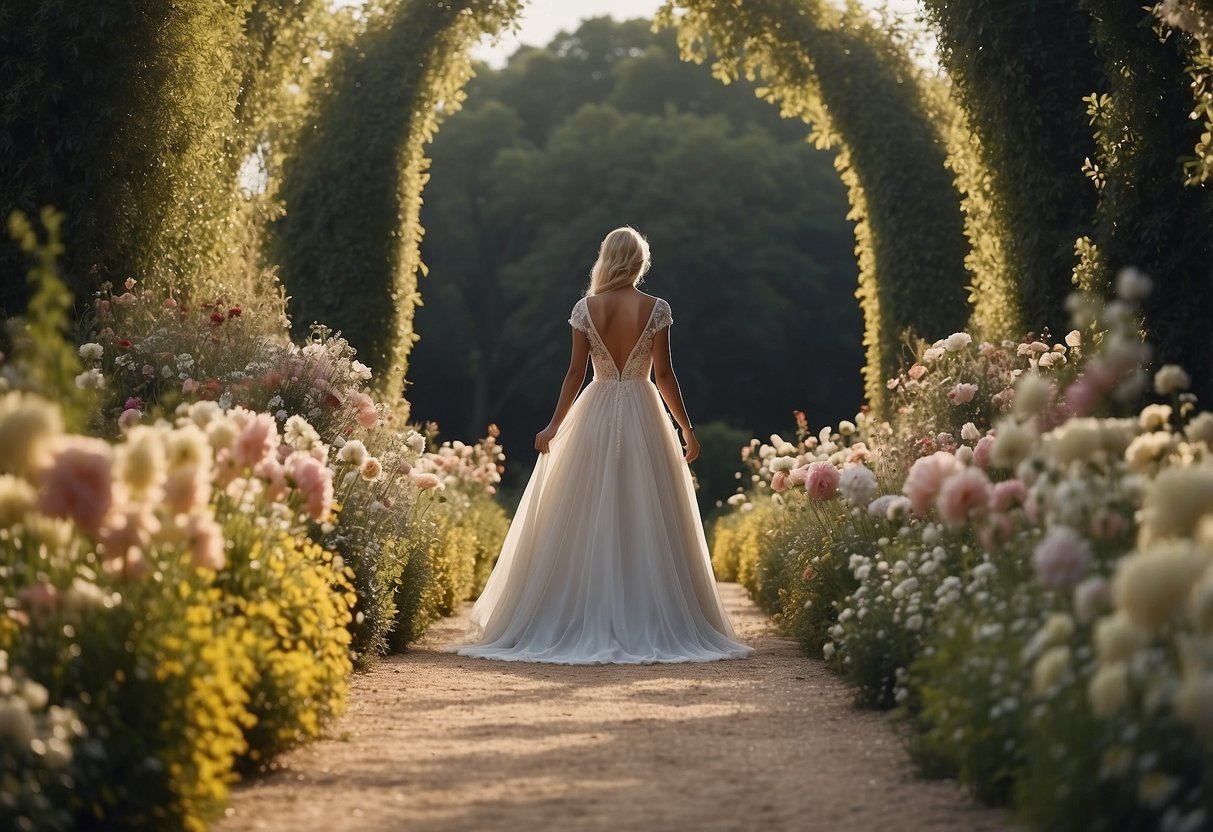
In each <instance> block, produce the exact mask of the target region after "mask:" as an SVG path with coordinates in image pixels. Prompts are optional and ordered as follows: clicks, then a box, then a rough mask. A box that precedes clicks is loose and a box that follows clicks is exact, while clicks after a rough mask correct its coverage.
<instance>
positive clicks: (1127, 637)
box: [1095, 612, 1150, 663]
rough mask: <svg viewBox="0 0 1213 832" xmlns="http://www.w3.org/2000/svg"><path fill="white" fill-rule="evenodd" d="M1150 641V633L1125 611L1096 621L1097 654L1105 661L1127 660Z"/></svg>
mask: <svg viewBox="0 0 1213 832" xmlns="http://www.w3.org/2000/svg"><path fill="white" fill-rule="evenodd" d="M1149 641H1150V634H1149V633H1147V632H1146V631H1145V630H1143V629H1142V628H1141V627H1138V626H1137V625H1136V624H1135V623H1133V622H1132V621H1131V620H1130V619H1129V617H1128V616H1126V615H1125V614H1124V613H1121V612H1118V613H1116V614H1114V615H1107V616H1104V617H1103V618H1101V619H1099V620H1098V621H1097V622H1095V654H1096V655H1097V656H1098V657H1099V660H1100V661H1101V662H1104V663H1108V662H1120V661H1126V660H1127V659H1129V658H1131V657H1132V656H1133V654H1134V653H1136V652H1137V651H1138V650H1140V649H1141V648H1143V647H1145V646H1146V645H1147V644H1148V643H1149Z"/></svg>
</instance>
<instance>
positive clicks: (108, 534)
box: [99, 506, 160, 560]
mask: <svg viewBox="0 0 1213 832" xmlns="http://www.w3.org/2000/svg"><path fill="white" fill-rule="evenodd" d="M158 531H160V521H159V520H157V519H156V517H155V515H153V514H152V513H151V512H150V511H148V510H147V508H145V507H143V506H126V507H124V508H121V509H118V510H117V511H114V512H111V513H110V516H109V517H108V519H107V520H106V523H105V526H104V527H102V529H101V533H100V535H99V537H100V540H101V542H102V543H103V544H104V545H105V552H104V557H105V559H106V560H113V559H114V558H124V557H126V556H127V554H128V553H129V552H130V551H131V550H132V549H143V548H146V547H147V545H148V544H149V543H151V539H152V535H154V534H156V532H158Z"/></svg>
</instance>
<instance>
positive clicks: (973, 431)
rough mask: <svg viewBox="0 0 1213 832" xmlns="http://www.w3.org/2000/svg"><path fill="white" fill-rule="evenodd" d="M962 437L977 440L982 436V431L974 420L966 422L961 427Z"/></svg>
mask: <svg viewBox="0 0 1213 832" xmlns="http://www.w3.org/2000/svg"><path fill="white" fill-rule="evenodd" d="M960 438H961V439H963V440H964V441H966V442H976V441H977V440H978V439H980V438H981V431H980V430H978V429H977V425H975V424H973V423H972V422H965V424H964V427H962V428H961V429H960Z"/></svg>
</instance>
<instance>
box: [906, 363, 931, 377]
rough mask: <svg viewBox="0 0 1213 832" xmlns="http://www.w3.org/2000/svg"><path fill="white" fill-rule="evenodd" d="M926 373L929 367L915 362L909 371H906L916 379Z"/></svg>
mask: <svg viewBox="0 0 1213 832" xmlns="http://www.w3.org/2000/svg"><path fill="white" fill-rule="evenodd" d="M926 374H927V368H926V367H925V366H923V365H922V364H915V365H914V366H913V367H911V368H910V370H909V372H908V373H906V375H908V376H909V377H910V378H912V379H914V380H915V381H918V380H919V379H920V378H922V377H923V376H925V375H926Z"/></svg>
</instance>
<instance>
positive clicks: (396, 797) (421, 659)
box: [217, 584, 1009, 832]
mask: <svg viewBox="0 0 1213 832" xmlns="http://www.w3.org/2000/svg"><path fill="white" fill-rule="evenodd" d="M721 592H722V594H723V596H724V600H725V603H726V605H727V606H728V608H729V614H730V615H731V616H732V620H733V622H734V625H735V626H736V627H737V630H738V635H739V636H740V637H741V638H742V639H743V640H744V641H746V642H748V643H749V644H752V645H754V646H755V647H756V648H757V652H756V653H755V655H754V656H753V657H751V658H749V659H745V660H741V661H725V662H711V663H706V664H684V665H648V666H638V667H636V666H608V667H566V666H559V665H537V664H507V663H503V662H490V661H485V660H482V659H467V658H463V657H460V656H458V655H455V654H453V653H444V652H441V647H442V645H444V644H449V643H450V642H452V641H454V640H456V639H458V638H459V637H460V635H461V634H462V632H463V629H464V627H466V619H465V618H462V617H461V618H456V619H452V620H446V621H441V622H438V623H436V624H435V626H434V628H433V630H432V631H431V633H430V635H429V636H428V637H427V638H426V640H425V641H424V642H423V643H422V644H420V645H419V646H417V648H416V649H414V650H413V651H411V652H409V653H408V654H406V655H403V656H396V657H391V658H387V659H384V660H383V661H381V662H379V663H378V664H377V665H376V666H375V667H374V668H373V669H372V670H371V671H369V672H367V673H362V674H358V675H356V676H355V677H354V681H353V690H352V692H351V704H350V709H349V712H348V714H347V715H346V716H345V717H343V718H342V719H341V720H339V721H338V722H337V723H336V724H335V725H334V726H333V727H332V730H331V731H330V732H329V737H328V738H326V739H324V740H321V741H319V742H316V743H314V744H312V745H309V746H306V747H304V748H301V749H298V750H296V751H294V752H292V753H290V754H288V755H286V756H285V757H284V758H283V759H282V760H281V762H280V765H279V769H278V770H277V771H276V772H274V773H272V774H270V775H267V776H265V777H263V778H260V779H257V780H255V781H253V782H252V783H250V784H248V785H244V786H241V787H239V788H238V789H237V791H236V793H235V795H234V796H233V800H232V807H231V809H230V810H229V812H228V817H227V818H226V819H225V820H224V821H223V822H221V823H220V824H219V825H218V827H217V829H218V830H219V832H243V831H244V830H289V832H310V831H311V830H324V832H343V830H359V832H390V831H391V830H412V829H417V830H476V832H492V830H511V832H530V830H565V829H603V830H605V829H610V830H646V832H647V831H648V830H754V829H773V830H880V832H887V830H889V829H899V830H956V832H987V831H988V832H994V830H1003V829H1007V828H1009V824H1008V822H1007V820H1006V818H1005V817H1004V815H1003V814H1001V813H998V812H994V811H991V810H987V809H982V808H978V807H977V806H976V805H974V804H973V803H972V801H971V800H970V799H969V798H968V797H967V796H966V795H965V794H964V792H963V791H962V790H961V789H960V788H959V787H958V786H956V785H955V784H953V783H944V782H929V781H924V780H919V779H917V778H915V776H914V774H913V771H912V769H911V766H910V762H909V759H908V758H907V755H906V752H905V750H904V747H903V743H902V742H901V740H900V738H899V736H898V734H897V731H896V729H895V728H894V727H893V726H892V725H891V724H890V723H889V721H888V719H887V718H886V717H885V716H883V715H881V714H878V713H873V712H865V711H860V710H857V709H856V708H854V707H853V706H852V705H851V693H850V692H849V691H848V690H847V688H846V687H845V686H844V685H843V684H842V682H840V681H839V680H838V678H837V677H836V676H834V675H833V674H832V673H830V672H829V671H828V670H826V668H825V666H824V665H823V664H822V663H821V662H820V661H815V660H813V659H809V658H807V657H805V656H804V654H803V653H801V651H800V650H799V648H798V647H797V645H796V644H795V643H794V642H792V641H789V640H788V639H785V638H782V637H780V636H779V635H778V634H777V632H776V631H775V628H774V626H773V625H772V623H771V622H770V620H769V619H768V618H767V617H766V616H765V615H764V614H763V613H762V612H761V611H760V610H759V609H758V608H757V607H755V606H754V605H753V604H752V603H751V602H750V601H749V600H748V599H747V598H746V597H745V593H744V592H743V590H742V589H741V588H740V587H739V586H737V585H736V584H722V585H721Z"/></svg>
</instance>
